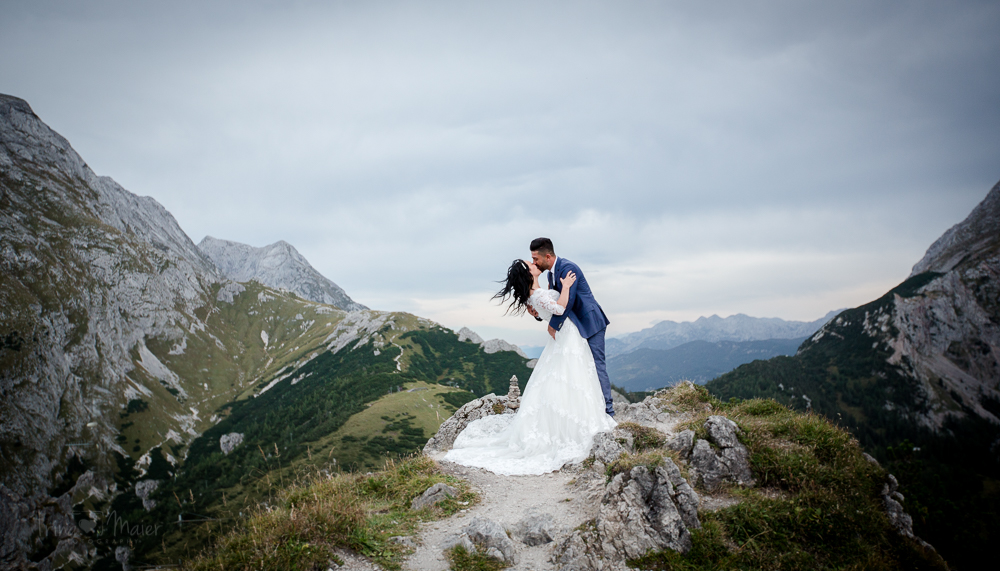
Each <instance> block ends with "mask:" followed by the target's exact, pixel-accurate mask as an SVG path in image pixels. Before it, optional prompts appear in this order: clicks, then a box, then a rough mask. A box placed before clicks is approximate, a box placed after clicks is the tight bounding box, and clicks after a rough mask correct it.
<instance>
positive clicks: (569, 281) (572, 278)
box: [556, 271, 576, 315]
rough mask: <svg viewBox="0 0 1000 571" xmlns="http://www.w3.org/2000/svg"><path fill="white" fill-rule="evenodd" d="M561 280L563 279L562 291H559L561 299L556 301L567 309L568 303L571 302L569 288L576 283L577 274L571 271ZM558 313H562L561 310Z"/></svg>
mask: <svg viewBox="0 0 1000 571" xmlns="http://www.w3.org/2000/svg"><path fill="white" fill-rule="evenodd" d="M560 281H562V291H561V292H559V299H558V300H557V301H556V303H558V304H559V305H560V306H562V308H563V309H564V310H565V309H566V305H568V304H569V288H571V287H572V286H573V284H575V283H576V274H575V273H573V272H572V271H571V272H570V273H568V274H566V277H564V278H562V279H561V280H560ZM557 315H562V312H561V311H560V312H559V313H558V314H557Z"/></svg>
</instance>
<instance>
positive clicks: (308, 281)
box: [198, 236, 368, 311]
mask: <svg viewBox="0 0 1000 571" xmlns="http://www.w3.org/2000/svg"><path fill="white" fill-rule="evenodd" d="M198 249H199V250H200V251H201V252H203V253H204V255H205V256H206V257H208V258H209V259H210V260H212V262H213V263H214V264H215V265H216V266H217V267H218V268H219V270H220V271H221V272H222V273H223V274H224V275H225V276H226V277H227V278H229V279H231V280H233V281H235V282H248V281H250V280H257V281H259V282H260V283H262V284H264V285H266V286H270V287H273V288H279V289H287V290H288V291H291V292H293V293H296V294H298V295H299V296H301V297H302V298H303V299H307V300H310V301H315V302H319V303H325V304H328V305H333V306H336V307H338V308H340V309H343V310H344V311H360V310H363V309H368V308H367V307H366V306H364V305H362V304H360V303H357V302H355V301H354V300H353V299H351V298H350V296H348V295H347V292H345V291H344V290H343V288H341V287H340V286H338V285H337V284H335V283H334V282H333V281H332V280H330V279H329V278H327V277H325V276H324V275H322V274H321V273H319V272H318V271H317V270H316V269H315V268H313V267H312V265H311V264H310V263H309V261H308V260H306V258H305V257H304V256H303V255H302V254H300V253H299V251H298V250H296V249H295V247H294V246H292V245H291V244H289V243H288V242H286V241H284V240H279V241H277V242H275V243H273V244H269V245H267V246H263V247H261V248H255V247H253V246H250V245H248V244H243V243H240V242H234V241H231V240H220V239H218V238H213V237H212V236H205V237H204V238H203V239H202V241H201V242H199V243H198Z"/></svg>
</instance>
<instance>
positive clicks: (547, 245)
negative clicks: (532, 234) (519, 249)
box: [528, 238, 556, 256]
mask: <svg viewBox="0 0 1000 571" xmlns="http://www.w3.org/2000/svg"><path fill="white" fill-rule="evenodd" d="M528 248H529V250H531V251H532V252H538V253H539V254H542V255H543V256H544V255H545V254H552V255H553V256H554V255H556V249H555V248H554V247H553V246H552V240H549V239H548V238H535V239H534V240H532V241H531V246H529V247H528Z"/></svg>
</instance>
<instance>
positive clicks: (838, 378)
mask: <svg viewBox="0 0 1000 571" xmlns="http://www.w3.org/2000/svg"><path fill="white" fill-rule="evenodd" d="M998 229H1000V184H998V185H997V186H994V187H993V189H992V190H990V192H989V193H988V195H987V196H986V198H985V199H984V200H983V202H982V203H981V204H980V205H979V206H977V207H976V209H975V210H973V212H972V213H971V214H970V215H969V216H968V218H966V219H965V220H964V221H963V222H961V223H959V224H957V225H955V226H954V227H953V228H951V229H950V230H948V231H947V232H946V233H945V234H944V235H943V236H942V237H941V238H940V239H938V240H937V241H936V242H935V243H934V244H933V245H932V246H931V247H930V249H929V250H928V251H927V254H926V255H925V256H924V258H923V259H922V260H921V261H920V262H918V263H917V264H916V265H915V266H914V268H913V273H912V274H911V275H910V277H909V278H907V279H906V281H904V282H903V283H901V284H900V285H899V286H897V287H896V288H894V289H892V290H891V291H889V292H888V293H886V294H885V295H884V296H882V297H881V298H879V299H877V300H875V301H872V302H871V303H868V304H866V305H863V306H861V307H857V308H854V309H849V310H846V311H844V312H842V313H840V314H839V315H838V316H837V317H836V318H835V319H834V320H832V321H830V322H829V323H827V324H826V325H824V326H823V327H822V328H821V329H820V330H819V331H817V332H816V333H815V334H814V335H812V336H811V337H810V338H809V339H808V340H806V341H805V342H804V343H803V344H802V347H801V348H800V349H799V352H798V354H797V355H796V356H794V357H778V358H775V359H772V360H770V361H758V362H755V363H751V364H747V365H743V366H741V367H739V368H737V369H736V370H734V371H732V372H730V373H728V374H726V375H723V376H722V377H720V378H718V379H716V380H714V381H712V382H710V383H708V385H707V386H708V388H709V390H711V391H712V392H713V393H715V394H717V395H718V396H719V397H721V398H723V399H728V398H730V397H737V398H750V397H771V398H774V399H776V400H778V401H779V402H782V403H785V404H789V405H791V406H795V407H798V408H808V407H811V408H812V409H813V410H815V411H817V412H820V413H823V414H825V415H827V416H828V417H830V418H831V419H835V420H837V421H838V422H842V423H844V424H845V425H846V426H848V427H849V428H850V429H851V430H852V432H854V434H855V435H857V437H858V439H859V440H860V441H861V443H862V445H864V446H865V447H866V448H867V449H869V450H870V451H871V452H872V453H873V454H875V455H876V456H877V457H880V458H881V459H883V460H885V461H889V462H892V461H896V462H899V463H900V465H899V466H900V467H899V469H898V471H900V472H903V473H910V475H911V477H910V478H909V480H910V482H911V483H910V488H909V490H904V493H905V494H906V495H907V496H908V497H912V498H914V499H915V500H916V501H918V502H920V503H921V504H922V506H923V507H922V509H923V511H922V512H921V513H922V514H923V515H922V516H919V517H918V518H917V521H916V522H915V529H922V531H921V533H922V534H923V535H922V536H924V537H926V538H928V540H930V541H932V542H933V543H934V544H935V545H936V546H937V547H938V548H939V549H942V551H943V552H944V553H945V557H946V559H949V561H956V562H961V563H964V564H966V565H969V564H971V562H972V561H973V560H974V557H973V555H975V556H979V557H982V556H985V555H986V553H987V552H988V549H989V548H990V546H991V545H992V543H995V541H997V540H998V539H1000V535H998V533H997V531H996V530H1000V517H998V516H997V514H998V513H1000V496H998V494H996V492H995V491H991V490H995V489H997V488H996V486H998V485H1000V231H998ZM943 481H951V482H964V483H963V484H961V485H956V486H942V485H941V482H943ZM983 530H993V531H988V532H987V531H983ZM960 568H961V565H960Z"/></svg>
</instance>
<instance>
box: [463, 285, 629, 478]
mask: <svg viewBox="0 0 1000 571" xmlns="http://www.w3.org/2000/svg"><path fill="white" fill-rule="evenodd" d="M558 296H559V294H558V292H556V291H554V290H546V289H538V290H536V291H535V293H533V294H532V295H531V297H530V298H528V303H529V304H530V305H531V306H532V307H534V308H535V310H536V311H538V314H539V316H540V317H542V318H543V319H546V320H547V319H548V318H549V317H551V315H552V314H553V313H555V314H557V315H562V313H563V308H562V306H560V305H559V304H557V303H556V299H557V298H558ZM616 425H617V423H616V422H615V421H614V419H613V418H611V417H610V416H608V414H607V413H606V412H605V411H604V396H603V395H602V394H601V385H600V382H599V381H598V380H597V368H596V367H595V366H594V356H593V354H592V353H591V352H590V346H589V345H588V344H587V340H586V339H584V338H583V337H581V336H580V332H579V330H577V328H576V326H575V325H574V324H573V322H572V321H571V320H569V319H567V320H566V321H564V322H563V326H562V329H560V330H559V331H558V332H557V333H556V338H555V339H554V340H553V339H551V338H550V339H549V341H548V343H546V345H545V349H544V350H543V351H542V355H541V357H539V358H538V363H537V364H536V365H535V369H534V371H532V373H531V378H529V379H528V384H527V386H526V387H525V389H524V394H523V395H522V396H521V406H520V408H519V409H518V411H517V414H496V415H490V416H487V417H485V418H481V419H479V420H475V421H473V422H471V423H469V425H468V426H467V427H466V428H465V430H463V431H462V433H461V434H459V435H458V438H456V439H455V444H454V445H453V447H452V449H451V451H449V452H448V454H446V455H445V457H444V459H445V460H448V461H451V462H455V463H456V464H462V465H463V466H475V467H479V468H485V469H487V470H489V471H491V472H494V473H497V474H504V475H515V474H545V473H547V472H553V471H555V470H558V469H560V468H562V467H563V466H564V465H565V464H567V463H575V462H580V461H582V460H584V459H585V458H587V456H588V455H589V454H590V448H591V446H592V445H593V442H594V435H595V434H597V433H598V432H604V431H606V430H611V429H613V428H614V427H615V426H616Z"/></svg>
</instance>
